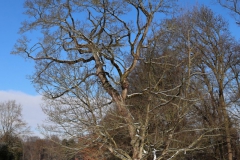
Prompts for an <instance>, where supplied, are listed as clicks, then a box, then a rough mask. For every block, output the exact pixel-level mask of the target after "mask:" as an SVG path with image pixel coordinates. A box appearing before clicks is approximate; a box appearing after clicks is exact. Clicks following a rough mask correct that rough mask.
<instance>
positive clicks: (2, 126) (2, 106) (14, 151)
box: [0, 100, 30, 159]
mask: <svg viewBox="0 0 240 160" xmlns="http://www.w3.org/2000/svg"><path fill="white" fill-rule="evenodd" d="M28 133H30V132H29V127H28V126H27V124H26V123H25V122H24V121H23V118H22V107H21V105H20V104H16V102H15V101H13V100H12V101H7V102H1V103H0V143H5V144H6V146H7V149H8V152H5V154H10V155H12V158H15V159H19V158H20V157H21V156H22V153H23V151H22V140H21V138H22V137H23V136H24V135H26V134H28ZM1 156H4V155H1ZM1 158H2V157H1Z"/></svg>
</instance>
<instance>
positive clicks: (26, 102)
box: [0, 90, 46, 136]
mask: <svg viewBox="0 0 240 160" xmlns="http://www.w3.org/2000/svg"><path fill="white" fill-rule="evenodd" d="M8 100H15V101H16V103H17V104H21V105H22V108H23V110H22V114H23V119H24V121H26V122H27V123H28V125H29V126H30V127H31V130H32V131H33V132H34V133H35V134H37V135H38V136H39V133H38V131H37V126H38V124H42V123H43V121H44V119H46V115H45V114H44V113H43V112H42V109H41V107H40V105H41V103H43V101H42V97H41V96H40V95H36V96H33V95H29V94H26V93H23V92H20V91H13V90H9V91H2V90H0V102H4V101H8Z"/></svg>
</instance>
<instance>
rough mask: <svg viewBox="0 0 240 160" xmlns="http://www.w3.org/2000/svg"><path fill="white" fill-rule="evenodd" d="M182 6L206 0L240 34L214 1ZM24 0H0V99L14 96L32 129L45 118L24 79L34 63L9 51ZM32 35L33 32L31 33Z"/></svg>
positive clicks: (185, 1)
mask: <svg viewBox="0 0 240 160" xmlns="http://www.w3.org/2000/svg"><path fill="white" fill-rule="evenodd" d="M180 1H181V4H182V8H188V7H190V6H192V5H194V4H202V3H203V4H205V5H207V6H209V7H210V8H212V9H213V11H214V12H216V13H217V14H221V15H222V16H223V17H224V18H225V19H227V20H228V21H229V24H230V31H231V32H232V34H233V35H234V36H236V37H237V38H240V32H239V31H240V27H239V26H237V25H236V24H235V20H234V19H233V17H231V16H230V14H229V11H228V10H226V9H224V8H222V7H220V6H219V5H216V4H213V3H212V1H211V0H199V2H198V1H197V0H180ZM23 3H24V0H0V6H1V10H0V22H1V24H0V46H1V50H0V54H1V56H0V60H1V62H0V77H1V78H0V101H6V100H9V99H15V100H16V101H17V102H18V103H20V104H22V106H23V117H24V119H25V121H27V122H28V123H29V125H30V126H31V127H32V129H33V130H35V128H36V127H37V124H40V123H42V121H43V119H44V118H45V116H44V114H43V113H42V112H41V109H40V103H42V102H41V96H39V95H38V94H37V92H36V91H35V89H34V87H33V85H32V83H31V82H30V80H29V79H27V75H30V74H31V73H33V71H34V63H33V62H31V61H29V60H25V59H24V58H23V57H21V56H17V55H11V54H10V52H11V50H12V49H13V46H14V44H15V42H16V41H17V39H18V38H19V37H20V35H19V34H18V30H19V28H20V26H21V22H22V21H23V20H25V19H27V18H28V17H27V16H25V15H23V12H24V8H23ZM33 36H34V35H33Z"/></svg>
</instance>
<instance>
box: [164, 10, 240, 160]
mask: <svg viewBox="0 0 240 160" xmlns="http://www.w3.org/2000/svg"><path fill="white" fill-rule="evenodd" d="M166 26H168V27H167V28H168V30H170V32H171V30H172V34H171V37H174V36H176V37H177V38H176V41H175V43H174V46H173V47H175V48H176V49H178V50H179V53H187V52H186V51H187V50H189V48H190V54H189V59H190V62H191V64H192V66H191V72H190V73H191V74H192V75H193V76H192V77H191V86H190V88H191V91H192V92H196V94H198V97H199V99H200V101H199V102H198V103H196V105H194V106H195V108H196V112H197V113H195V114H194V116H195V118H196V119H197V117H198V115H201V116H202V120H203V124H205V125H204V126H206V127H208V128H211V127H212V128H214V127H217V128H219V129H220V132H218V131H217V130H215V131H214V132H212V133H211V134H213V135H214V134H215V135H218V134H219V135H224V139H221V140H220V141H221V142H217V143H218V144H220V145H222V144H223V143H224V144H226V145H224V147H222V148H226V149H225V150H227V155H228V159H229V160H231V159H232V158H233V156H234V154H233V150H234V149H233V147H232V140H231V139H232V135H231V130H232V128H231V126H232V125H231V123H232V122H231V120H232V119H231V117H230V116H231V114H230V112H229V111H228V110H235V109H233V108H232V107H233V106H234V103H235V102H237V101H238V99H239V97H238V92H239V87H238V81H239V58H238V57H239V43H237V42H236V40H235V39H234V38H233V37H232V36H231V35H230V33H229V31H228V29H227V27H228V26H227V23H226V22H225V21H224V20H223V19H222V18H221V17H220V16H217V15H214V14H213V12H212V11H211V10H210V9H208V8H206V7H201V8H197V7H196V8H194V9H193V11H190V12H187V13H186V14H184V15H183V16H181V17H177V18H174V19H172V20H167V21H166ZM169 26H170V27H169ZM189 46H190V47H189ZM198 124H199V123H198ZM206 124H207V125H206ZM216 131H217V132H216ZM222 131H224V132H222ZM218 139H219V138H218ZM213 141H215V139H212V142H213ZM212 142H211V143H212ZM217 143H215V144H216V145H217ZM213 145H214V144H213ZM223 151H224V149H222V151H221V150H220V151H219V152H220V154H222V153H223ZM235 156H236V155H235ZM219 158H220V159H225V158H226V157H224V155H221V156H220V157H219Z"/></svg>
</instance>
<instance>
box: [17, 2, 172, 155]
mask: <svg viewBox="0 0 240 160" xmlns="http://www.w3.org/2000/svg"><path fill="white" fill-rule="evenodd" d="M173 2H174V0H172V1H166V0H160V1H141V0H122V1H117V0H111V1H110V0H99V1H95V0H89V1H79V0H49V1H44V0H26V2H25V7H26V14H27V15H29V16H30V19H29V20H28V21H26V22H24V23H23V27H22V28H21V32H22V33H23V35H24V33H29V32H30V31H34V30H40V31H41V35H42V36H41V37H40V39H38V40H37V41H34V40H36V39H33V41H30V39H29V38H31V37H30V36H27V37H28V38H26V37H25V36H23V38H22V39H20V40H19V41H18V43H17V44H16V47H15V51H14V53H17V54H23V55H25V56H26V57H28V58H30V59H33V60H35V61H36V72H35V74H34V75H33V77H32V80H33V82H34V84H35V86H36V88H37V89H38V91H39V92H40V93H41V94H43V95H44V97H45V99H46V101H48V102H49V104H48V105H49V108H48V109H50V110H51V107H53V108H52V109H53V110H52V111H53V112H50V111H49V110H48V111H47V110H45V111H47V112H48V114H49V116H50V119H52V120H54V121H57V120H58V121H59V120H61V119H63V118H68V120H69V123H68V126H67V125H66V124H64V123H60V124H59V125H60V126H61V127H62V129H64V131H65V132H67V133H69V134H72V133H71V132H70V130H69V129H70V128H71V127H76V126H74V125H73V124H74V121H75V120H76V119H75V118H76V117H71V115H74V114H71V113H70V114H68V115H66V116H64V115H65V114H66V113H69V112H79V114H75V115H78V116H80V118H78V119H81V121H79V122H78V123H81V124H80V125H79V127H78V131H79V133H82V134H90V133H91V132H93V133H96V134H97V135H101V134H100V133H102V137H107V136H106V135H105V134H104V133H103V132H102V128H101V126H100V125H99V121H100V120H101V119H100V118H101V117H103V116H104V111H106V110H107V108H106V107H105V109H103V108H104V106H105V104H103V103H102V104H99V103H100V102H99V100H98V99H103V100H105V101H106V104H108V103H110V101H112V102H114V104H115V106H116V108H117V112H118V114H119V116H120V117H121V118H122V119H124V123H125V124H124V127H126V128H127V130H128V134H129V136H130V144H131V147H132V149H131V150H132V151H131V154H130V155H129V154H128V153H127V152H126V151H124V150H122V149H120V148H119V147H118V145H117V144H114V142H112V141H111V139H105V141H106V142H102V143H103V144H104V146H105V147H106V148H108V150H109V151H110V152H111V153H112V154H114V155H115V156H117V157H119V158H121V159H141V158H142V156H143V144H144V142H143V141H141V140H140V138H139V137H138V136H136V134H137V126H136V125H135V121H134V118H133V116H132V114H131V112H130V111H129V109H128V107H127V105H126V103H125V100H126V98H127V96H128V88H129V82H128V76H129V74H130V73H131V72H132V71H133V69H134V68H135V67H136V65H137V63H138V60H139V58H140V51H141V49H142V48H146V47H148V46H147V41H148V36H149V35H150V33H151V30H150V29H151V27H153V21H154V16H156V15H159V14H161V13H166V12H169V11H171V9H172V8H173ZM156 22H157V21H156ZM126 55H127V56H128V57H129V55H130V56H131V61H128V63H126V62H127V60H126ZM95 89H100V90H101V92H102V91H104V92H103V93H101V95H98V94H99V92H98V91H96V90H95ZM89 95H90V96H89ZM86 96H87V97H86ZM108 100H109V101H108ZM69 102H71V103H69ZM79 102H81V103H79ZM64 104H67V105H68V106H70V107H72V109H69V108H67V107H66V108H64V107H65V106H64ZM56 106H58V108H59V107H61V110H60V109H54V108H55V107H56ZM79 107H80V108H79ZM64 109H65V110H64ZM57 111H59V113H57ZM64 111H65V112H64ZM53 113H55V114H53ZM96 113H98V114H96ZM56 114H59V115H60V116H58V117H57V116H54V115H56ZM54 118H55V119H54ZM87 122H90V123H93V125H91V126H94V127H88V130H84V129H82V128H81V126H83V124H88V123H87ZM86 126H88V125H86ZM117 127H119V126H117ZM89 128H91V130H89ZM145 130H146V129H145ZM80 131H81V132H80ZM79 133H78V134H79ZM105 133H106V132H105ZM76 134H77V133H76V132H75V134H74V135H76ZM91 134H92V133H91ZM98 138H99V136H96V139H95V140H92V141H98Z"/></svg>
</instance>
